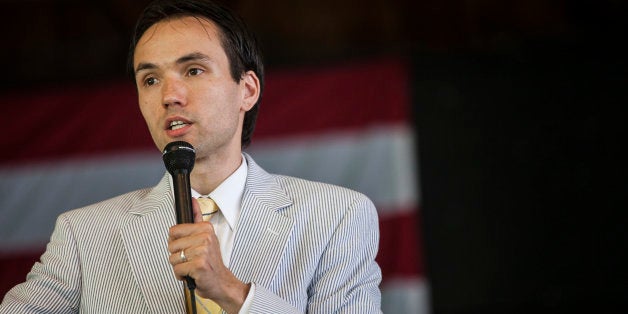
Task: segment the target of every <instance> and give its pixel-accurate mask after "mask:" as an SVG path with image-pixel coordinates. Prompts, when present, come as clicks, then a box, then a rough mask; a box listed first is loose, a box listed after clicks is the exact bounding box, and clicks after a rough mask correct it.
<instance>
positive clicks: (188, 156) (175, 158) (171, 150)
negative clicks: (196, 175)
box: [162, 141, 196, 175]
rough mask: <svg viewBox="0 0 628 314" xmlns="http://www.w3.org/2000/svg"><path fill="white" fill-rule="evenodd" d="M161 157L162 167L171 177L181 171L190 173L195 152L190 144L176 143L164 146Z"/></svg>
mask: <svg viewBox="0 0 628 314" xmlns="http://www.w3.org/2000/svg"><path fill="white" fill-rule="evenodd" d="M162 157H163V160H164V165H165V166H166V169H167V170H168V172H170V174H171V175H174V173H175V172H176V171H181V170H187V173H190V172H192V168H194V159H195V158H196V151H195V150H194V147H193V146H192V145H191V144H190V143H188V142H184V141H176V142H171V143H169V144H168V145H166V147H165V148H164V152H163V156H162Z"/></svg>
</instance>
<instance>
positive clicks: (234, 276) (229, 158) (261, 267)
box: [0, 0, 381, 313]
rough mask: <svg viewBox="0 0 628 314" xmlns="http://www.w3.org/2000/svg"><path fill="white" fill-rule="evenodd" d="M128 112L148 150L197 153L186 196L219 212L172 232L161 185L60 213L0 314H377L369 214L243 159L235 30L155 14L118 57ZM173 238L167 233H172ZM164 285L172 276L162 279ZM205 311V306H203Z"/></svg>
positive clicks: (250, 120)
mask: <svg viewBox="0 0 628 314" xmlns="http://www.w3.org/2000/svg"><path fill="white" fill-rule="evenodd" d="M129 60H130V61H131V63H130V65H131V66H132V73H133V75H134V79H135V82H136V85H137V91H138V100H139V106H140V110H141V112H142V115H143V117H144V119H145V120H146V124H147V126H148V129H149V131H150V133H151V136H152V138H153V141H154V142H155V144H156V146H157V148H159V149H160V150H161V149H163V148H164V147H165V146H166V145H167V144H168V143H170V142H172V141H187V142H189V143H191V144H192V145H193V146H194V147H195V149H196V161H195V166H194V169H193V171H192V173H191V176H190V182H191V185H192V194H193V196H195V197H202V198H204V199H209V198H211V199H213V201H214V202H215V203H216V204H217V205H218V208H219V210H218V211H217V212H216V213H214V214H213V215H211V218H209V221H204V220H203V215H204V214H205V212H203V211H202V210H201V209H200V206H199V202H198V201H197V200H196V199H194V200H193V207H194V213H195V223H193V224H181V225H174V223H175V222H174V210H173V208H174V200H173V191H172V179H171V178H170V175H168V174H166V175H165V176H164V178H163V179H162V180H161V182H159V184H157V185H156V186H155V187H153V188H151V189H144V190H139V191H134V192H131V193H128V194H125V195H121V196H119V197H116V198H113V199H110V200H107V201H104V202H101V203H98V204H94V205H91V206H87V207H85V208H81V209H77V210H74V211H70V212H67V213H64V214H62V215H61V216H60V217H59V218H58V220H57V223H56V226H55V231H54V232H53V235H52V237H51V241H50V243H49V244H48V246H47V249H46V252H45V253H44V254H43V255H42V257H41V261H40V262H39V263H36V264H35V265H34V266H33V269H32V270H31V272H30V273H29V275H28V277H27V281H26V282H25V283H22V284H20V285H18V286H16V287H14V288H13V289H12V290H11V291H9V292H8V293H7V295H6V296H5V298H4V300H3V303H2V305H0V313H74V312H83V313H183V312H184V310H185V300H184V286H183V284H182V283H181V280H182V279H183V278H184V277H185V276H189V277H191V278H193V279H194V280H195V282H196V297H197V298H198V299H199V300H200V301H199V302H200V303H197V304H198V311H199V313H204V312H203V311H204V310H208V311H210V309H209V307H210V305H207V304H213V305H211V306H219V307H220V308H221V309H222V310H223V311H224V312H226V313H248V312H251V313H304V312H308V313H374V312H380V292H379V289H378V285H379V283H380V281H381V272H380V269H379V267H378V266H377V264H376V263H375V261H374V259H375V255H376V253H377V245H378V241H379V232H378V229H377V227H378V225H377V214H376V211H375V208H374V206H373V204H372V203H371V201H370V200H369V199H368V198H366V197H365V196H364V195H362V194H360V193H357V192H354V191H350V190H348V189H344V188H340V187H335V186H331V185H327V184H322V183H317V182H310V181H305V180H301V179H297V178H291V177H286V176H279V175H271V174H268V173H266V172H265V171H264V170H263V169H261V168H260V167H259V166H258V165H257V164H256V163H255V162H254V160H253V159H252V158H251V157H250V156H249V155H247V154H245V153H243V152H242V147H243V146H246V145H247V144H248V143H249V142H250V138H251V135H252V130H253V127H254V125H255V119H256V115H257V107H258V102H259V100H260V97H261V93H262V87H263V66H262V63H261V57H260V53H259V48H258V47H257V44H256V42H255V40H254V39H253V37H252V35H251V34H250V33H249V32H248V31H247V30H246V28H245V26H244V24H243V23H242V22H241V21H240V20H239V19H238V18H236V17H235V16H234V15H233V14H232V13H230V12H229V11H227V10H226V9H224V8H222V7H220V6H218V5H216V4H214V3H211V2H207V1H200V0H194V1H175V0H166V1H156V2H153V3H151V4H150V5H149V6H148V7H147V8H146V9H145V11H144V12H143V14H142V16H141V17H140V19H139V21H138V23H137V26H136V30H135V35H134V38H133V41H132V45H131V50H130V58H129ZM173 225H174V226H173ZM173 273H174V274H173ZM203 302H209V303H203Z"/></svg>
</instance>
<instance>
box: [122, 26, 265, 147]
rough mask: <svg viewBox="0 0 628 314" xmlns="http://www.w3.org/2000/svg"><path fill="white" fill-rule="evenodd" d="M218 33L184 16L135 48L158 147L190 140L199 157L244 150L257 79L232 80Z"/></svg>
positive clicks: (142, 102) (142, 97) (143, 104)
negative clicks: (244, 127)
mask: <svg viewBox="0 0 628 314" xmlns="http://www.w3.org/2000/svg"><path fill="white" fill-rule="evenodd" d="M219 34H220V33H219V29H218V27H217V26H216V25H215V24H214V23H213V22H210V21H208V20H206V19H200V18H199V19H197V18H195V17H181V18H176V19H169V20H164V21H161V22H159V23H156V24H155V25H153V26H151V27H150V28H149V29H148V30H146V32H145V33H144V34H143V35H142V37H141V38H140V40H139V41H138V44H137V46H136V48H135V55H134V60H133V67H134V70H135V80H136V83H137V89H138V98H139V106H140V110H141V112H142V115H143V116H144V119H145V120H146V124H147V125H148V129H149V131H150V134H151V136H152V137H153V141H154V142H155V144H156V145H157V148H158V149H160V150H161V149H163V148H164V147H165V146H166V144H168V143H170V142H172V141H187V142H189V143H190V144H192V145H193V146H194V147H195V148H196V151H197V159H198V158H203V157H207V156H210V155H218V156H221V155H224V154H233V153H238V154H239V152H240V149H241V148H240V147H241V145H240V144H241V139H240V137H241V132H242V121H243V119H244V113H245V112H246V111H248V110H250V109H251V108H252V106H253V105H254V104H255V102H256V101H257V98H258V97H259V93H258V91H257V90H258V89H257V90H256V89H255V86H259V82H258V80H257V77H256V76H255V74H254V73H253V72H247V73H246V74H245V75H243V77H242V80H240V81H239V82H235V81H234V79H233V78H232V77H231V72H230V69H229V60H228V59H227V55H226V53H225V51H224V49H223V48H222V45H221V42H220V36H219Z"/></svg>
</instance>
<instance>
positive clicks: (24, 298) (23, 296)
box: [0, 215, 81, 314]
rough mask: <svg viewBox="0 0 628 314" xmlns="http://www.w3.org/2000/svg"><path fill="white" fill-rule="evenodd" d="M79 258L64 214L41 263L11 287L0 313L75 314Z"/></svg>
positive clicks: (77, 297)
mask: <svg viewBox="0 0 628 314" xmlns="http://www.w3.org/2000/svg"><path fill="white" fill-rule="evenodd" d="M79 259H80V257H79V256H78V251H77V249H76V241H75V239H74V236H73V234H72V231H71V228H70V224H69V222H68V221H67V219H65V217H64V216H63V215H61V216H59V218H58V219H57V222H56V225H55V229H54V232H53V233H52V236H51V239H50V242H49V243H48V245H47V247H46V251H45V252H44V254H43V255H42V256H41V258H40V261H39V262H37V263H35V265H33V268H32V269H31V271H30V272H29V273H28V275H27V276H26V281H25V282H23V283H21V284H19V285H17V286H15V287H13V288H12V289H11V290H9V292H7V294H6V295H5V296H4V300H3V301H2V304H0V314H10V313H78V307H79V302H80V301H79V300H80V290H81V288H80V285H81V275H80V274H81V272H80V264H79Z"/></svg>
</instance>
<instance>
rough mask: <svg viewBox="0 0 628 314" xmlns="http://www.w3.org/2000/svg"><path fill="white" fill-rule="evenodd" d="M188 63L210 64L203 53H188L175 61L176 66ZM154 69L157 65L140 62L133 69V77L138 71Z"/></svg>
mask: <svg viewBox="0 0 628 314" xmlns="http://www.w3.org/2000/svg"><path fill="white" fill-rule="evenodd" d="M190 61H204V62H210V61H211V59H210V58H209V57H208V56H207V55H206V54H204V53H200V52H192V53H188V54H186V55H184V56H182V57H180V58H179V59H177V61H176V63H177V64H183V63H186V62H190ZM156 68H157V65H156V64H154V63H149V62H140V63H139V64H138V65H137V69H135V75H137V73H139V72H140V71H144V70H152V69H156Z"/></svg>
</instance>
